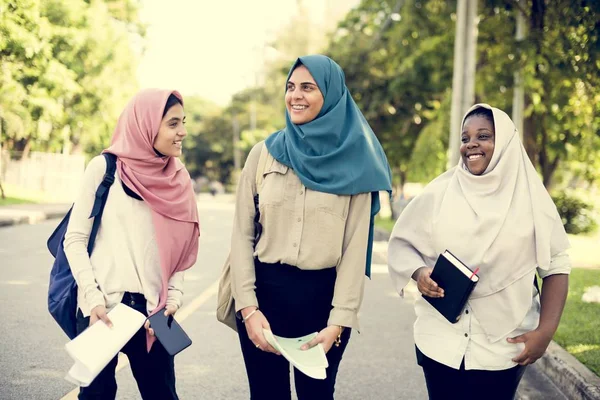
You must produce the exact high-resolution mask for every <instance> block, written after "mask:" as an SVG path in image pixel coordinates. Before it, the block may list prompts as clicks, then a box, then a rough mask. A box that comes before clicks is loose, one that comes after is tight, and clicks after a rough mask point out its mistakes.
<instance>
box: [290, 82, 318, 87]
mask: <svg viewBox="0 0 600 400" xmlns="http://www.w3.org/2000/svg"><path fill="white" fill-rule="evenodd" d="M289 83H291V84H294V85H295V84H296V83H295V82H294V81H288V84H289ZM300 84H301V85H312V86H317V84H316V83H313V82H302V83H300Z"/></svg>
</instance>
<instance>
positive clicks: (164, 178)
mask: <svg viewBox="0 0 600 400" xmlns="http://www.w3.org/2000/svg"><path fill="white" fill-rule="evenodd" d="M184 124H185V115H184V110H183V99H182V97H181V95H180V94H179V93H178V92H176V91H170V90H157V89H148V90H143V91H141V92H139V93H138V94H137V95H135V97H133V99H132V100H131V101H130V102H129V104H127V106H126V107H125V110H123V113H122V114H121V116H120V117H119V121H118V123H117V126H116V128H115V132H114V135H113V138H112V143H111V146H110V147H109V148H108V149H106V150H105V151H104V153H110V154H113V155H115V156H116V157H117V163H116V173H115V181H114V183H113V184H112V186H111V187H110V191H109V194H108V198H107V201H106V206H105V208H104V212H103V214H102V219H101V223H100V228H99V230H98V234H97V236H96V242H95V245H94V250H93V252H92V254H91V255H88V252H87V244H88V239H89V236H90V232H91V229H92V223H93V219H91V218H89V216H90V213H91V210H92V207H93V204H94V197H95V193H96V189H97V188H98V185H99V184H100V183H101V182H102V178H103V176H104V174H105V172H106V166H107V165H106V160H105V157H103V156H98V157H95V158H94V159H92V160H91V161H90V163H89V165H88V167H87V169H86V171H85V175H84V179H83V184H82V189H81V193H80V194H79V197H78V198H77V200H76V201H75V204H74V206H73V211H72V214H71V219H70V222H69V227H68V229H67V233H66V235H65V241H64V248H65V253H66V255H67V258H68V260H69V264H70V266H71V270H72V272H73V276H74V277H75V280H76V282H77V286H78V298H77V303H78V311H77V333H81V332H82V331H83V330H85V329H86V328H87V327H88V326H90V325H92V324H94V323H95V322H97V321H98V320H103V321H104V322H105V323H106V324H107V325H109V326H110V325H111V321H110V319H109V318H108V316H107V313H108V312H109V311H110V310H111V309H112V308H114V307H115V306H116V305H117V304H119V303H124V304H126V305H128V306H130V307H132V308H134V309H136V310H138V311H140V312H142V313H144V314H146V315H152V314H154V313H157V312H164V313H165V315H172V314H174V313H175V312H176V311H177V309H178V308H179V307H180V305H181V297H182V295H183V274H184V270H186V269H188V268H190V267H191V266H192V265H194V263H195V262H196V256H197V252H198V236H199V224H198V211H197V208H196V202H195V196H194V193H193V189H192V185H191V179H190V175H189V173H188V172H187V170H186V169H185V167H184V166H183V164H182V163H181V162H180V161H179V159H178V157H179V156H180V155H181V148H182V141H183V139H184V138H185V137H186V135H187V132H186V130H185V126H184ZM121 351H122V352H123V353H125V354H127V356H128V358H129V362H130V364H131V369H132V372H133V376H134V377H135V379H136V381H137V384H138V387H139V390H140V393H141V395H142V398H144V399H177V393H176V390H175V369H174V360H173V357H172V356H170V355H169V354H168V353H167V352H166V350H165V349H164V347H163V346H162V345H161V344H160V342H155V338H154V332H153V331H152V329H151V328H150V327H149V326H148V324H147V325H146V326H145V328H142V329H140V330H139V331H138V332H137V333H136V334H135V335H134V336H133V337H132V339H131V340H130V341H129V342H128V343H127V344H126V345H125V347H123V349H122V350H121ZM116 366H117V357H115V358H114V359H113V360H112V361H111V362H110V363H109V364H108V365H107V366H106V368H105V369H104V370H103V371H102V372H101V373H100V374H99V375H98V376H97V377H96V379H95V380H94V381H93V382H92V383H91V384H90V386H88V387H82V388H81V389H80V393H79V398H80V399H92V398H93V399H96V398H101V399H114V398H115V396H116V391H117V384H116V380H115V367H116Z"/></svg>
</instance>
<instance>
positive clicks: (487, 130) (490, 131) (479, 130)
mask: <svg viewBox="0 0 600 400" xmlns="http://www.w3.org/2000/svg"><path fill="white" fill-rule="evenodd" d="M482 131H485V132H489V133H494V131H492V130H490V129H488V128H479V129H477V132H482ZM461 133H462V134H463V135H464V134H465V133H467V131H466V130H463V131H462V132H461Z"/></svg>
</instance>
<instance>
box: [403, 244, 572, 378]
mask: <svg viewBox="0 0 600 400" xmlns="http://www.w3.org/2000/svg"><path fill="white" fill-rule="evenodd" d="M570 272H571V260H570V258H569V255H568V254H567V253H566V252H563V253H559V254H557V255H556V256H554V257H553V258H552V262H551V264H550V268H549V269H548V270H546V271H545V270H542V269H538V274H539V275H540V277H542V278H545V277H547V276H550V275H555V274H569V273H570ZM531 287H532V302H531V308H530V309H529V311H528V312H527V315H526V317H525V319H524V320H523V322H522V323H521V325H520V326H519V327H518V328H517V329H515V330H514V331H513V332H511V333H510V334H508V335H507V336H506V337H504V338H502V339H501V340H498V341H497V342H494V343H492V342H490V341H489V340H488V338H487V336H486V334H485V332H484V331H483V329H482V328H481V325H480V324H479V322H478V321H477V318H476V317H475V315H474V314H473V313H472V312H471V310H470V307H469V305H468V303H467V307H465V310H464V311H463V315H462V316H461V318H460V320H459V321H458V322H457V323H455V324H451V323H450V322H448V320H446V319H445V318H444V317H443V316H442V315H441V314H440V313H439V312H438V311H437V310H436V309H435V308H433V306H431V304H429V303H428V302H427V301H426V300H425V299H423V297H422V296H418V298H417V300H416V302H415V312H416V314H417V320H416V321H415V324H414V338H415V344H416V345H417V347H418V348H419V350H421V352H422V353H423V354H425V355H426V356H427V357H429V358H431V359H433V360H435V361H437V362H439V363H441V364H444V365H446V366H448V367H451V368H454V369H459V368H460V364H461V362H462V360H463V358H464V360H465V369H467V370H471V369H479V370H487V371H499V370H503V369H509V368H512V367H514V366H516V365H517V364H516V363H515V362H513V361H512V359H513V358H515V357H517V356H518V355H519V354H521V352H522V351H523V349H524V348H525V344H523V343H516V344H514V343H508V342H507V341H506V339H507V338H509V337H515V336H518V335H522V334H523V333H526V332H529V331H532V330H534V329H536V328H537V326H538V323H539V318H540V296H539V295H538V293H537V290H536V289H535V287H534V286H533V282H532V283H531ZM490 312H494V310H490Z"/></svg>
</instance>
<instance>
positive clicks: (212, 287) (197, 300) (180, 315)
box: [60, 280, 219, 400]
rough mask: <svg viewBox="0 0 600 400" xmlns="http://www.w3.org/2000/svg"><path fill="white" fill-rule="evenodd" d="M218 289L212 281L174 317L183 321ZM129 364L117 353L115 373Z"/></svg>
mask: <svg viewBox="0 0 600 400" xmlns="http://www.w3.org/2000/svg"><path fill="white" fill-rule="evenodd" d="M218 290H219V281H218V280H217V281H215V282H213V284H212V285H210V286H209V287H208V288H207V289H206V290H204V291H203V292H202V293H200V294H199V295H198V297H196V298H195V299H194V300H192V302H191V303H190V304H188V305H187V306H184V307H182V308H181V310H179V311H178V312H177V314H176V315H175V319H177V321H179V322H183V321H184V320H185V319H186V318H187V317H189V316H190V315H192V314H193V313H194V312H195V311H196V310H197V309H199V308H200V307H202V305H203V304H204V303H206V302H207V301H208V300H209V299H210V298H211V297H213V296H214V295H216V294H217V291H218ZM127 365H129V360H128V359H127V356H125V355H124V354H122V353H119V363H118V364H117V369H116V371H115V373H117V372H119V371H120V370H121V369H123V368H124V367H126V366H127ZM78 394H79V387H76V388H75V389H73V390H72V391H70V392H69V393H67V394H66V395H65V396H64V397H62V398H61V399H60V400H77V395H78Z"/></svg>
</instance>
